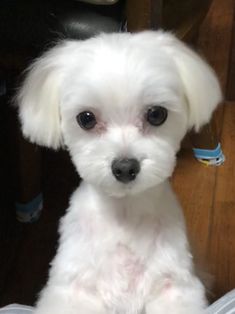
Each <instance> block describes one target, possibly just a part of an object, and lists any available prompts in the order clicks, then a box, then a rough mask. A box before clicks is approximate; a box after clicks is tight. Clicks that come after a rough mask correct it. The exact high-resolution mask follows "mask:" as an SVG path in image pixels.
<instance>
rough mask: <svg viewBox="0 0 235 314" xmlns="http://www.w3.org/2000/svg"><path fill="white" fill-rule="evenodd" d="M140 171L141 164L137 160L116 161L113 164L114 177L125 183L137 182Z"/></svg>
mask: <svg viewBox="0 0 235 314" xmlns="http://www.w3.org/2000/svg"><path fill="white" fill-rule="evenodd" d="M139 171H140V164H139V162H138V160H136V159H127V158H124V159H115V160H114V161H113V163H112V172H113V175H114V176H115V178H116V179H117V180H118V181H121V182H123V183H128V182H130V181H133V180H135V178H136V176H137V174H138V173H139Z"/></svg>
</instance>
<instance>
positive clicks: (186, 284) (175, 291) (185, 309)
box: [146, 276, 207, 314]
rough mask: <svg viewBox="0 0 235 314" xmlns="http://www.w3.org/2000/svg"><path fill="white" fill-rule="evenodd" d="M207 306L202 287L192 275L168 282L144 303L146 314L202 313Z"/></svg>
mask: <svg viewBox="0 0 235 314" xmlns="http://www.w3.org/2000/svg"><path fill="white" fill-rule="evenodd" d="M206 306H207V302H206V298H205V291H204V287H203V285H202V284H201V282H200V281H199V280H198V279H197V278H196V277H194V276H192V277H191V278H190V279H189V280H187V281H184V280H179V281H178V282H170V281H168V282H167V284H166V285H165V286H164V287H163V288H162V289H161V290H160V291H158V292H157V293H156V294H155V295H153V296H152V298H151V300H150V301H149V302H148V303H147V304H146V314H202V313H204V311H205V308H206Z"/></svg>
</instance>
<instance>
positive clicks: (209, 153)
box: [193, 143, 225, 166]
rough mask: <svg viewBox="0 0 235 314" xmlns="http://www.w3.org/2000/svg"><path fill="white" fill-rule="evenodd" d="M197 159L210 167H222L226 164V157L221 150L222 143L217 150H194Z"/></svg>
mask: <svg viewBox="0 0 235 314" xmlns="http://www.w3.org/2000/svg"><path fill="white" fill-rule="evenodd" d="M193 153H194V156H195V158H196V159H197V160H198V161H200V162H202V163H203V164H205V165H207V166H209V165H213V166H220V165H221V164H223V163H224V161H225V157H224V154H223V152H222V149H221V145H220V143H219V144H218V145H217V147H216V148H215V149H201V148H193Z"/></svg>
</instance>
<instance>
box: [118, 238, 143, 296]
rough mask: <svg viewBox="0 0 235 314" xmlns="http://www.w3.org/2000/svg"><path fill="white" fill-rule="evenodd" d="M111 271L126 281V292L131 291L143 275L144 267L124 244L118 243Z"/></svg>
mask: <svg viewBox="0 0 235 314" xmlns="http://www.w3.org/2000/svg"><path fill="white" fill-rule="evenodd" d="M112 262H113V270H114V272H117V273H118V275H119V276H121V278H122V279H123V280H124V281H126V283H127V288H126V292H131V291H133V290H134V289H135V288H136V287H137V286H138V284H139V282H140V280H141V278H143V275H144V265H143V264H142V262H141V261H140V259H139V258H138V257H137V256H136V255H135V254H134V253H133V252H132V251H131V249H130V248H129V247H128V246H126V245H125V244H122V243H119V244H118V245H117V248H116V251H115V253H114V258H113V261H112Z"/></svg>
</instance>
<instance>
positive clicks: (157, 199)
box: [80, 180, 173, 222]
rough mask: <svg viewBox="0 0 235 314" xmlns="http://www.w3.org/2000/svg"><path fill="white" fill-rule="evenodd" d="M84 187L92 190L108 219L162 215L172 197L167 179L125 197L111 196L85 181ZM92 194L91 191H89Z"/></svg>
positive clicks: (96, 201) (95, 199)
mask: <svg viewBox="0 0 235 314" xmlns="http://www.w3.org/2000/svg"><path fill="white" fill-rule="evenodd" d="M82 185H83V187H82V186H81V187H80V188H84V189H86V190H87V191H88V193H89V192H92V195H93V199H94V202H95V203H97V204H99V206H98V208H99V211H100V210H102V216H103V217H106V219H108V220H109V219H111V220H112V219H113V218H114V219H115V220H120V219H123V218H124V217H125V220H126V222H127V221H128V217H131V218H130V221H131V220H132V219H133V217H143V216H145V217H147V216H149V217H152V216H153V215H154V216H156V215H160V213H162V211H164V210H165V205H164V208H163V207H162V205H163V204H166V203H167V202H168V199H172V195H173V194H172V192H171V187H170V184H169V182H168V180H167V181H165V182H163V183H161V184H159V185H157V186H154V187H151V188H149V189H147V190H145V191H143V192H141V193H138V194H132V195H131V194H128V195H125V196H123V197H115V196H110V195H108V194H107V193H105V192H104V191H103V190H101V189H100V188H98V187H96V186H93V185H89V184H87V183H86V182H83V184H82ZM89 194H90V193H89ZM102 204H103V205H102Z"/></svg>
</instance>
